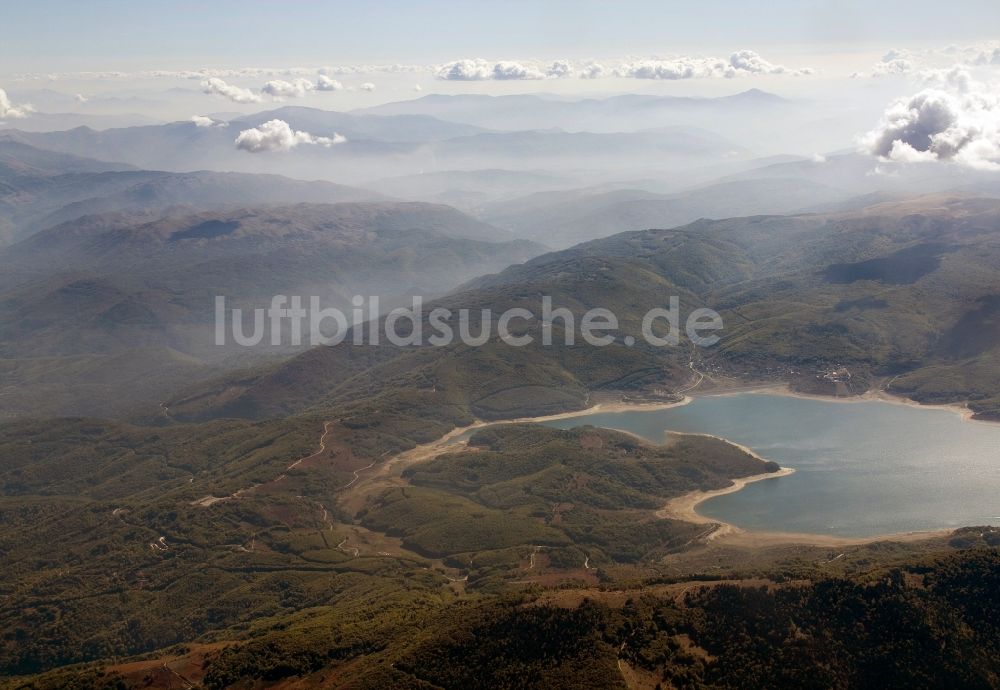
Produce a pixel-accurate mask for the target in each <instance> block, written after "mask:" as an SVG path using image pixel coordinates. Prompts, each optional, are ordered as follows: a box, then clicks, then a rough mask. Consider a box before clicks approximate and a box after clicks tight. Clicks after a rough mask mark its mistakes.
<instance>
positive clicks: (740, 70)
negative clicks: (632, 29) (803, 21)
mask: <svg viewBox="0 0 1000 690" xmlns="http://www.w3.org/2000/svg"><path fill="white" fill-rule="evenodd" d="M812 73H813V71H812V70H811V69H810V68H808V67H806V68H800V69H790V68H788V67H785V66H784V65H776V64H774V63H772V62H768V61H767V60H765V59H764V58H762V57H761V56H760V55H759V54H758V53H756V52H754V51H752V50H738V51H736V52H735V53H733V54H731V55H730V56H729V58H728V59H723V58H713V57H692V56H679V57H673V58H666V59H650V60H634V61H626V62H623V63H621V64H620V65H618V67H616V68H615V69H614V71H613V74H614V75H615V76H617V77H628V78H632V79H668V80H676V79H706V78H712V77H726V78H732V77H741V76H747V75H760V74H790V75H793V76H806V75H809V74H812Z"/></svg>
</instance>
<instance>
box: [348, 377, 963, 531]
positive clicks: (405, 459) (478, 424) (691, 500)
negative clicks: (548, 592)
mask: <svg viewBox="0 0 1000 690" xmlns="http://www.w3.org/2000/svg"><path fill="white" fill-rule="evenodd" d="M743 393H751V394H770V395H784V396H788V397H796V398H803V399H808V400H822V401H826V402H843V403H857V402H871V401H880V402H886V403H891V404H897V405H907V406H910V407H917V408H921V409H944V410H948V411H950V412H954V413H956V414H959V415H960V416H961V417H962V418H963V419H965V420H967V421H978V420H973V419H972V414H973V413H972V411H971V410H970V409H969V408H968V407H966V406H964V405H958V404H949V405H923V404H921V403H918V402H916V401H913V400H909V399H907V398H902V397H900V396H895V395H892V394H890V393H887V392H885V391H882V390H877V391H869V392H868V393H865V394H864V395H860V396H854V397H850V398H837V397H833V396H825V395H811V394H807V393H798V392H795V391H792V390H791V389H790V388H789V387H788V385H787V384H762V385H761V386H760V387H752V388H739V389H733V390H725V389H719V390H714V391H709V392H705V393H703V394H701V395H695V396H692V395H685V397H684V398H683V399H682V400H678V401H673V402H661V403H658V402H648V403H639V402H635V403H633V402H602V403H596V404H594V405H591V406H590V407H588V408H585V409H582V410H572V411H568V412H559V413H556V414H551V415H542V416H538V417H517V418H512V419H499V420H477V421H475V422H474V423H472V424H469V425H467V426H464V427H456V428H454V429H452V430H451V431H449V432H448V433H447V434H445V435H444V436H442V437H441V438H439V439H437V440H435V441H431V442H429V443H425V444H421V445H419V446H417V447H415V448H411V449H410V450H408V451H404V452H403V453H400V454H399V455H397V456H395V457H394V458H391V459H389V461H388V462H386V463H384V464H382V465H381V466H380V467H379V468H378V471H377V472H376V473H375V474H373V475H372V476H371V477H370V478H368V480H367V481H365V480H364V479H362V481H361V483H362V484H370V483H377V482H378V481H379V479H382V480H383V481H386V480H389V481H391V479H390V478H389V477H388V476H387V475H389V474H390V473H391V471H392V469H393V468H395V467H398V466H400V465H403V466H405V465H409V464H412V463H416V462H420V461H422V460H427V459H430V458H432V457H434V456H436V455H438V454H440V453H443V452H447V451H448V450H449V449H452V448H453V447H454V440H455V439H456V438H458V437H460V436H462V435H463V434H466V433H468V432H470V431H475V430H477V429H482V428H485V427H489V426H496V425H500V424H538V423H544V422H550V421H556V420H560V419H572V418H576V417H580V418H586V417H588V416H590V415H594V414H598V413H602V412H611V413H616V412H648V411H655V410H667V409H671V408H675V407H682V406H684V405H688V404H690V403H691V402H692V401H693V400H694V398H695V397H711V396H726V395H739V394H743ZM613 430H614V431H619V432H622V433H628V434H630V435H632V436H636V437H637V438H640V439H641V440H642V441H644V442H648V439H645V438H642V437H639V436H638V435H637V434H634V433H631V432H628V431H623V430H621V429H613ZM671 433H680V432H671V431H669V430H665V432H664V434H665V435H666V434H671ZM687 435H692V436H708V437H711V438H716V439H719V440H721V441H725V442H726V443H729V444H731V445H733V446H736V447H737V448H739V449H740V450H742V451H744V452H746V453H747V454H749V455H752V456H753V457H755V458H757V459H758V460H761V461H764V462H767V461H768V460H767V458H764V457H761V456H760V455H758V454H757V453H755V452H754V451H753V450H752V449H750V448H748V447H746V446H744V445H741V444H738V443H734V442H733V441H730V440H729V439H726V438H722V437H720V436H715V435H713V434H687ZM794 472H795V470H794V469H793V468H790V467H782V468H781V469H780V470H778V471H777V472H770V473H764V474H757V475H752V476H749V477H740V478H737V479H733V480H732V482H733V483H732V484H731V485H730V486H728V487H725V488H722V489H716V490H713V491H692V492H690V493H687V494H684V495H682V496H677V497H675V498H672V499H670V500H669V501H668V502H667V503H666V504H665V505H664V506H663V507H662V508H661V509H659V510H658V511H657V512H656V516H657V517H659V518H672V519H677V520H683V521H685V522H692V523H695V524H702V525H710V524H714V525H717V526H718V527H717V528H716V529H715V530H714V531H713V532H711V534H709V535H708V536H707V537H706V540H707V541H714V540H722V539H724V540H725V542H726V543H731V544H734V545H741V546H748V547H760V546H771V545H780V544H799V545H805V546H850V545H858V544H868V543H872V542H877V541H919V540H923V539H930V538H933V537H940V536H944V535H948V534H950V533H951V532H952V531H953V530H950V529H942V530H933V531H923V532H903V533H894V534H880V535H875V536H871V537H839V536H832V535H826V534H812V533H800V532H777V531H753V530H747V529H743V528H741V527H738V526H736V525H732V524H729V523H726V522H722V521H720V520H715V519H711V518H707V517H705V516H703V515H701V514H700V513H698V510H697V507H698V506H699V505H700V504H702V503H704V502H705V501H707V500H709V499H711V498H715V497H717V496H723V495H725V494H730V493H735V492H737V491H740V490H741V489H743V488H744V487H746V486H747V485H748V484H752V483H754V482H758V481H764V480H767V479H780V478H781V477H787V476H789V475H790V474H793V473H794ZM351 503H353V501H351Z"/></svg>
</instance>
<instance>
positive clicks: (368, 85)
mask: <svg viewBox="0 0 1000 690" xmlns="http://www.w3.org/2000/svg"><path fill="white" fill-rule="evenodd" d="M358 88H359V89H361V90H362V91H374V90H375V85H374V84H372V83H371V82H370V81H366V82H365V83H364V84H362V85H361V86H359V87H358Z"/></svg>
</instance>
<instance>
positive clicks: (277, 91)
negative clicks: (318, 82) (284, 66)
mask: <svg viewBox="0 0 1000 690" xmlns="http://www.w3.org/2000/svg"><path fill="white" fill-rule="evenodd" d="M315 88H316V86H315V85H314V84H313V83H312V82H311V81H309V80H308V79H302V78H298V79H293V80H292V81H285V80H284V79H272V80H271V81H269V82H267V83H266V84H264V86H263V87H261V89H260V91H261V93H265V94H267V95H268V96H271V97H272V98H302V97H303V96H305V95H306V94H307V93H309V92H310V91H312V90H313V89H315Z"/></svg>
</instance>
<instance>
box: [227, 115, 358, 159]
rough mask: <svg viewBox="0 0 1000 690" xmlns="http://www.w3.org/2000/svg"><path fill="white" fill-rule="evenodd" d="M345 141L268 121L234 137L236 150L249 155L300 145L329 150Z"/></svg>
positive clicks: (340, 137) (342, 138) (282, 121)
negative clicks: (246, 152) (318, 135)
mask: <svg viewBox="0 0 1000 690" xmlns="http://www.w3.org/2000/svg"><path fill="white" fill-rule="evenodd" d="M345 141H347V139H346V138H345V137H343V136H341V135H340V134H334V135H333V137H317V136H314V135H312V134H310V133H309V132H302V131H299V130H293V129H292V127H291V125H289V124H288V123H287V122H285V121H284V120H268V121H267V122H265V123H264V124H262V125H261V126H259V127H253V128H252V129H244V130H243V131H242V132H240V133H239V136H237V137H236V142H235V143H236V148H238V149H242V150H244V151H249V152H250V153H265V152H269V151H290V150H291V149H293V148H295V147H296V146H300V145H302V144H306V145H310V146H323V147H326V148H329V147H330V146H333V145H335V144H343V143H344V142H345Z"/></svg>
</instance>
